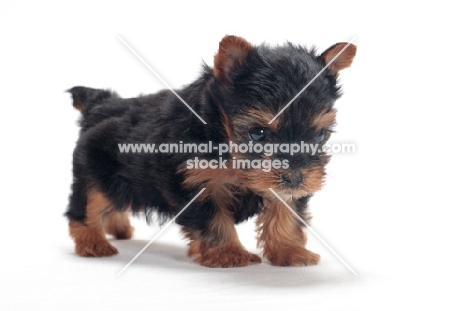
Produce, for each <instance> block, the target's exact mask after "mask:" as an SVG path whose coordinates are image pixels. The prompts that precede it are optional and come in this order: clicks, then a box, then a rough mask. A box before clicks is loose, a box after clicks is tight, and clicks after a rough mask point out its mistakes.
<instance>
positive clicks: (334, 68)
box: [320, 42, 357, 76]
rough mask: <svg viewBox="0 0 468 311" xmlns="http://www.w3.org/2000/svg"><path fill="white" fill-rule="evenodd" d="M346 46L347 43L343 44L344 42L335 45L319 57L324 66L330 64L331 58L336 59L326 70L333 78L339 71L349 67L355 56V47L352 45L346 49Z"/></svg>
mask: <svg viewBox="0 0 468 311" xmlns="http://www.w3.org/2000/svg"><path fill="white" fill-rule="evenodd" d="M346 45H348V43H344V42H340V43H337V44H335V45H332V46H331V47H329V48H328V49H327V50H326V51H325V52H323V53H322V55H320V58H321V59H322V61H323V62H324V63H325V64H328V63H330V62H332V60H333V58H335V57H336V58H335V59H334V60H333V62H332V63H331V64H330V66H328V69H329V70H330V71H331V72H332V73H333V74H334V75H335V76H337V75H338V72H339V71H340V70H343V69H345V68H348V67H349V66H351V63H352V62H353V59H354V56H356V49H357V48H356V46H355V45H354V44H350V45H349V46H348V47H346ZM345 47H346V48H345ZM344 48H345V49H344ZM343 49H344V50H343ZM341 50H343V52H341ZM340 52H341V54H340ZM338 54H339V55H338ZM337 55H338V56H337Z"/></svg>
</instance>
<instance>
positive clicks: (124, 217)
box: [104, 212, 134, 240]
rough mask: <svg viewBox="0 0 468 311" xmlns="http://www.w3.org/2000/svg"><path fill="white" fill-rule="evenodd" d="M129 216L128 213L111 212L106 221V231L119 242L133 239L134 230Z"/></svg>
mask: <svg viewBox="0 0 468 311" xmlns="http://www.w3.org/2000/svg"><path fill="white" fill-rule="evenodd" d="M129 216H130V215H129V213H128V212H110V213H109V214H108V215H107V216H106V218H105V220H104V231H105V232H106V233H107V234H110V235H112V236H114V238H116V239H117V240H127V239H131V238H132V234H133V230H134V228H133V227H132V226H131V225H130V220H129Z"/></svg>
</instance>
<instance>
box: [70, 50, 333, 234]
mask: <svg viewBox="0 0 468 311" xmlns="http://www.w3.org/2000/svg"><path fill="white" fill-rule="evenodd" d="M324 66H325V63H324V61H323V59H322V58H321V57H320V56H318V55H316V54H315V51H314V50H312V51H310V50H307V49H305V48H303V47H298V46H294V45H292V44H290V43H288V44H285V45H283V46H278V47H270V46H266V45H261V46H258V47H253V48H252V50H251V51H249V52H248V54H247V56H246V58H245V59H244V60H243V62H242V66H240V67H239V68H233V69H232V70H231V71H230V72H229V76H228V77H227V79H225V80H222V79H219V78H217V77H216V76H215V74H214V73H213V69H212V68H210V67H208V66H206V65H205V66H204V68H203V72H202V74H201V76H200V77H199V78H198V79H197V80H196V81H195V82H193V83H192V84H190V85H188V86H186V87H184V88H182V89H180V90H177V93H178V94H179V95H180V96H181V97H182V98H183V99H184V100H185V101H186V102H187V103H188V104H189V105H190V106H191V107H192V108H193V109H194V110H195V111H196V112H197V113H198V114H199V115H200V116H201V117H202V118H203V119H204V120H205V121H206V122H207V123H208V124H207V125H204V124H203V123H202V122H201V121H200V120H199V119H198V118H197V117H196V116H195V115H194V114H192V113H191V112H190V111H189V110H188V109H187V107H185V106H184V104H183V103H181V102H180V100H179V99H178V98H177V97H176V96H174V95H173V94H172V93H171V92H170V91H168V90H164V91H161V92H159V93H157V94H154V95H148V96H140V97H136V98H129V99H123V98H120V97H119V96H118V95H117V94H116V93H113V92H111V91H107V90H96V89H91V88H85V87H74V88H72V89H70V90H69V92H70V93H71V94H72V97H73V102H74V106H75V107H76V108H78V109H79V110H81V112H82V118H81V121H80V126H81V133H80V137H79V140H78V142H77V146H76V149H75V152H74V154H73V176H74V181H73V185H72V194H71V196H70V204H69V206H68V210H67V212H66V216H67V217H68V219H70V220H73V221H77V222H81V221H83V220H84V219H85V217H86V195H87V191H89V189H91V188H97V189H99V190H100V191H102V192H103V193H104V194H105V195H106V196H107V197H108V198H109V199H110V200H111V201H112V204H113V206H114V207H115V208H116V209H117V210H123V209H125V208H126V207H128V206H131V208H132V210H133V211H134V212H141V211H145V212H146V214H147V215H152V214H154V213H157V214H158V215H159V216H160V219H163V220H164V219H167V218H168V217H172V216H174V215H175V214H176V213H177V212H179V211H180V210H181V208H182V207H183V206H185V205H186V204H187V202H189V201H190V200H191V199H192V198H193V197H194V195H195V194H196V193H198V191H199V189H192V188H188V189H187V188H184V187H183V186H182V182H183V180H184V176H183V175H182V174H180V173H178V171H179V169H180V168H181V166H183V165H184V163H185V161H186V160H188V159H192V158H194V157H195V156H199V157H204V158H206V157H207V155H201V154H200V155H197V154H183V153H177V154H160V153H159V154H154V153H147V154H145V153H141V154H135V153H128V154H126V153H120V152H119V149H118V144H119V143H156V144H161V143H171V142H172V143H177V142H179V141H183V142H184V143H192V142H207V141H213V142H214V143H220V142H227V140H228V139H227V137H226V135H227V134H226V131H225V128H224V127H223V123H222V120H223V118H222V117H221V113H222V110H223V111H225V113H226V115H227V117H228V119H229V120H233V119H236V118H242V116H243V114H245V113H246V111H247V110H249V109H257V110H261V111H270V112H273V113H274V114H276V112H278V111H279V110H280V109H281V108H283V107H284V105H286V103H288V102H289V100H290V99H291V98H293V97H294V96H295V95H296V94H297V93H298V92H299V91H300V90H301V89H302V88H303V87H304V86H305V85H306V84H307V83H308V82H309V81H310V80H311V79H312V78H314V77H315V75H316V74H317V73H318V72H319V71H320V70H321V69H322V68H323V67H324ZM339 96H340V88H339V87H338V86H337V80H336V75H335V74H334V73H333V72H331V71H329V70H326V71H325V72H324V73H323V74H322V75H320V76H319V77H318V78H317V79H316V80H315V82H314V83H313V84H312V85H310V87H308V88H307V89H306V90H305V91H304V92H303V93H302V94H301V95H300V96H299V98H298V99H296V100H295V102H294V103H293V104H292V105H290V107H289V108H288V109H287V110H286V111H285V112H284V113H283V115H282V116H281V120H282V121H281V122H282V123H281V128H280V130H279V132H278V133H269V135H270V136H269V137H268V142H272V143H293V142H300V141H309V142H311V141H313V139H314V137H316V136H317V131H318V130H319V129H316V128H313V127H311V126H310V122H311V118H312V117H314V116H316V115H317V114H319V113H320V112H323V111H326V110H329V109H331V108H332V106H333V104H334V102H335V100H336V99H337V98H339ZM248 130H249V129H248V128H246V129H245V132H243V133H235V134H236V137H240V139H239V141H238V143H248V141H249V140H250V138H249V134H248ZM217 157H218V156H217V155H216V154H213V155H212V158H217ZM252 157H255V155H252ZM271 158H273V159H274V158H281V159H284V158H286V159H288V160H289V161H290V165H291V169H299V168H303V167H310V166H314V165H324V163H326V161H325V160H324V159H322V158H321V157H320V156H319V155H316V156H311V155H297V156H293V157H291V156H289V155H273V156H272V157H271ZM233 187H235V186H233ZM233 190H235V189H233ZM239 193H242V194H236V196H238V199H239V202H240V204H237V205H236V206H235V207H230V208H231V209H232V212H233V215H234V219H235V222H236V223H238V222H241V221H244V220H246V219H248V218H249V217H251V216H253V215H255V214H256V213H258V212H259V211H260V210H261V208H262V207H263V199H262V195H261V194H260V193H256V192H255V191H250V190H249V191H243V192H239ZM310 195H311V194H308V195H307V196H305V197H303V198H298V199H297V209H298V212H299V213H300V214H301V215H302V216H303V217H305V208H306V205H307V199H308V197H309V196H310ZM214 210H215V208H214V206H213V202H212V201H210V200H208V201H205V202H203V203H201V202H194V203H193V204H192V205H191V206H190V207H189V208H188V209H187V210H186V211H185V212H184V213H182V214H181V215H180V217H178V219H177V223H178V224H180V225H182V226H184V227H186V228H189V229H190V230H193V231H203V230H204V228H205V227H206V226H207V224H208V223H209V222H210V221H211V219H212V218H213V215H214Z"/></svg>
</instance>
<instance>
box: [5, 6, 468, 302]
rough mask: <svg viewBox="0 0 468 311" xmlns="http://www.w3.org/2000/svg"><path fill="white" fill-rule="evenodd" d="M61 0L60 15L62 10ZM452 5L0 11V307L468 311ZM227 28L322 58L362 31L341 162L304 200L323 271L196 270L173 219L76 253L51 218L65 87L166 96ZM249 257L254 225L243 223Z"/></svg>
mask: <svg viewBox="0 0 468 311" xmlns="http://www.w3.org/2000/svg"><path fill="white" fill-rule="evenodd" d="M65 3H66V4H65ZM458 3H460V2H456V1H453V3H452V2H451V1H444V2H433V1H425V2H420V3H419V2H413V3H410V2H407V1H405V2H404V4H403V3H397V2H396V1H390V2H385V3H384V2H375V3H370V2H369V3H368V2H359V3H358V2H357V1H343V2H341V3H340V2H331V1H320V2H312V1H311V2H305V1H304V2H296V1H286V2H275V1H270V2H266V1H265V2H263V3H261V4H257V2H255V3H254V2H253V1H246V2H243V1H230V2H228V3H221V2H219V3H218V2H201V1H192V2H187V3H184V2H181V1H172V2H171V4H169V1H166V2H161V3H156V2H155V1H153V2H152V4H150V5H149V4H146V3H142V2H139V1H132V2H131V3H130V4H128V5H122V4H120V2H118V1H115V2H109V3H107V4H96V3H93V2H88V1H78V2H75V3H73V4H71V3H68V2H64V1H62V2H58V1H57V2H50V1H34V2H33V1H29V2H27V1H26V2H23V3H18V2H17V1H16V2H13V1H1V2H0V79H1V83H0V105H1V106H0V107H1V108H0V109H1V110H0V126H1V131H0V143H1V163H0V165H1V173H0V178H1V205H2V206H1V215H2V218H1V220H2V225H1V226H0V242H1V252H0V254H1V255H0V309H1V310H111V309H112V310H128V309H130V310H155V309H158V310H171V309H175V310H223V309H226V310H231V309H232V310H234V309H236V310H237V309H240V308H242V309H243V310H250V309H254V308H255V309H257V310H271V309H287V310H289V309H293V308H294V309H297V308H304V309H309V310H423V309H437V310H466V308H467V307H468V303H467V301H466V300H467V298H466V278H467V276H468V273H467V268H466V264H467V259H468V258H467V254H466V253H467V252H466V244H467V243H466V237H467V229H466V227H467V225H466V222H467V221H466V213H465V209H466V208H467V207H468V206H467V200H466V195H465V194H466V185H467V183H466V176H467V165H466V161H467V156H468V154H467V147H466V140H465V137H466V133H467V126H466V124H467V121H466V112H467V109H466V105H467V104H468V103H467V100H466V94H465V90H466V69H467V65H466V64H467V61H466V59H467V58H466V55H467V54H468V51H467V47H466V32H465V29H466V28H467V25H466V24H467V23H466V16H465V14H464V12H466V10H464V9H462V7H461V6H459V5H457V4H458ZM225 34H234V35H239V36H243V37H244V38H246V39H247V40H249V41H250V42H252V43H253V44H259V43H261V42H268V43H271V44H281V43H283V42H285V41H286V40H289V41H291V42H294V43H299V44H303V45H307V46H309V47H310V46H312V45H316V46H317V48H318V49H319V50H320V51H322V50H324V49H325V48H327V47H328V46H330V45H332V44H334V43H336V42H339V41H347V40H350V39H351V38H353V37H356V41H355V44H356V45H357V46H358V52H357V56H356V58H355V61H354V63H353V65H352V67H351V68H349V69H347V70H345V71H343V73H342V75H341V82H342V84H343V87H344V92H345V94H344V96H343V97H342V99H340V100H339V102H338V103H337V108H338V110H339V115H338V123H339V125H338V128H337V131H338V133H337V134H336V135H335V140H336V141H346V142H354V143H355V144H356V145H357V152H356V153H355V154H353V155H338V156H335V157H334V159H333V160H332V162H331V164H330V166H329V172H330V175H331V176H330V178H329V179H328V182H327V186H326V187H325V189H324V190H323V191H322V192H320V193H319V194H317V196H316V197H315V198H314V199H313V200H312V201H311V203H310V209H311V211H312V213H313V214H314V220H313V228H314V229H315V230H316V231H317V232H318V233H319V234H320V235H321V236H322V238H323V239H324V240H325V241H327V242H328V243H329V244H330V246H331V247H332V248H333V249H334V250H335V251H336V252H337V253H338V254H340V255H341V256H342V258H343V259H344V260H345V261H346V262H347V263H348V264H349V265H350V266H351V267H352V268H353V269H354V270H355V271H356V272H357V276H355V275H353V274H352V273H351V272H350V271H349V270H348V269H347V268H346V267H345V266H343V265H342V264H341V263H340V261H339V260H338V259H337V258H336V257H334V256H333V254H332V253H331V252H329V251H328V250H327V249H326V248H325V247H324V246H323V245H322V244H321V243H320V242H319V241H318V240H317V239H316V238H315V237H314V236H313V235H310V242H309V248H310V249H312V250H314V251H316V252H318V253H320V254H321V255H322V262H321V263H320V264H319V265H318V266H313V267H303V268H278V267H272V266H270V265H269V264H267V263H263V264H261V265H255V266H249V267H245V268H237V269H208V268H203V267H200V266H198V265H196V264H195V263H193V262H192V261H191V260H190V259H188V258H187V257H186V256H185V252H186V246H185V243H184V242H183V241H182V240H181V239H180V235H179V231H178V228H177V227H175V226H172V227H170V228H169V229H168V231H167V232H165V233H164V234H163V235H162V236H161V237H160V238H159V239H158V240H156V242H155V243H154V244H152V245H151V246H150V247H149V248H148V249H147V250H146V251H145V252H144V253H143V254H142V255H141V257H140V258H138V259H137V260H136V261H135V262H134V263H133V264H132V265H131V266H130V267H129V269H128V270H126V271H125V273H123V274H122V275H121V276H120V277H117V275H116V274H117V273H118V272H119V270H120V269H121V268H122V267H123V266H124V265H125V264H126V263H127V262H128V261H129V260H130V259H131V258H132V257H133V256H134V255H135V254H136V253H137V252H138V251H139V250H140V249H141V248H142V247H143V246H144V245H145V243H146V242H147V241H149V240H150V239H151V238H152V237H153V236H154V235H155V234H156V233H157V232H158V230H159V227H158V226H154V227H148V226H146V225H145V224H144V222H142V221H135V225H136V226H137V231H136V236H135V238H134V240H131V241H118V242H112V243H113V244H114V245H116V246H117V247H118V248H119V250H120V252H121V254H120V255H118V256H115V257H113V258H105V259H89V258H79V257H77V256H75V255H74V254H73V243H72V241H71V239H70V238H69V237H68V231H67V222H66V219H65V218H64V217H63V216H62V213H63V212H64V210H65V208H66V205H67V198H68V195H69V192H70V190H69V187H70V182H71V158H72V151H73V148H74V143H75V141H76V139H77V134H78V128H77V126H76V120H77V118H78V114H79V113H78V112H77V111H75V110H74V109H73V108H72V106H71V99H70V96H69V94H67V93H65V92H64V91H65V90H66V89H68V88H70V87H72V86H75V85H85V86H90V87H96V88H112V89H114V90H116V91H117V92H119V93H120V94H121V95H122V96H136V95H139V94H142V93H143V94H148V93H154V92H156V91H158V90H160V89H162V88H164V86H163V85H162V83H161V82H160V81H158V80H157V78H156V77H154V76H153V75H152V74H151V73H150V71H149V70H148V69H147V68H145V67H144V66H143V65H142V64H141V63H140V62H139V61H138V59H136V58H135V57H134V55H132V54H131V53H130V52H129V51H128V50H127V49H126V48H125V46H124V45H123V44H122V43H121V42H120V41H119V40H118V36H122V37H123V38H124V39H125V40H127V41H128V42H129V44H130V45H132V46H133V47H134V49H135V50H136V51H138V52H139V53H140V54H141V55H142V57H143V58H145V59H146V60H147V61H148V63H149V64H150V65H151V66H152V67H153V68H154V69H155V70H156V71H157V72H158V73H159V74H160V75H161V76H162V77H163V78H164V79H165V80H166V81H167V82H168V83H169V84H170V85H171V86H173V87H174V88H178V87H181V86H182V85H184V84H187V83H190V82H191V81H193V79H195V77H196V76H197V74H198V73H199V71H200V68H201V66H200V65H201V61H202V60H204V61H206V62H207V63H208V64H212V59H213V55H214V54H215V52H216V50H217V46H218V42H219V41H220V39H221V38H222V37H223V36H224V35H225ZM239 232H240V235H241V239H242V241H243V242H244V244H245V245H246V246H247V247H248V248H249V249H250V250H251V251H254V252H258V250H257V249H256V248H255V239H254V232H253V226H252V223H247V224H245V225H242V226H240V228H239Z"/></svg>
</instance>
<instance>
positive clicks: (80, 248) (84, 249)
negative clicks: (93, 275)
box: [75, 240, 119, 257]
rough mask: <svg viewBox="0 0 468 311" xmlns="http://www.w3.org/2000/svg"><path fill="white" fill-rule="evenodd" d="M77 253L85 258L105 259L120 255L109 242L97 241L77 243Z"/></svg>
mask: <svg viewBox="0 0 468 311" xmlns="http://www.w3.org/2000/svg"><path fill="white" fill-rule="evenodd" d="M75 252H76V253H77V254H78V255H80V256H84V257H105V256H112V255H116V254H118V253H119V251H118V250H117V249H116V248H115V247H114V246H112V245H111V244H110V243H109V242H107V241H105V240H104V241H97V242H94V243H86V244H85V243H77V244H76V247H75Z"/></svg>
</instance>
